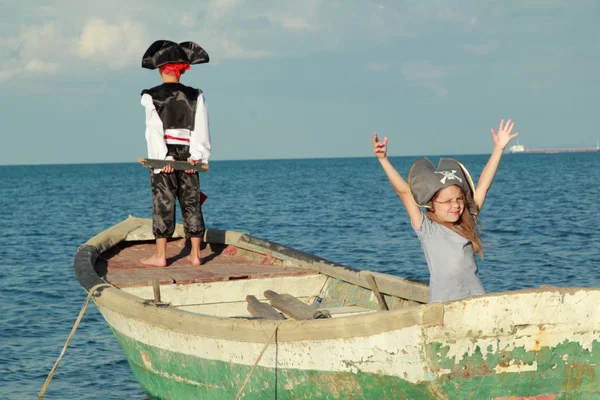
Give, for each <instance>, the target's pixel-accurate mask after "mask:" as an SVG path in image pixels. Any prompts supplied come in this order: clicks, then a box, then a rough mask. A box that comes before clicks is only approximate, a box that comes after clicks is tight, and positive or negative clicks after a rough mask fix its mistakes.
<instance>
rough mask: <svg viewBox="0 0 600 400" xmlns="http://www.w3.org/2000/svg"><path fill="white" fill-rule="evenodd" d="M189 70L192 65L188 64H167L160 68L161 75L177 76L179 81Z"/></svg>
mask: <svg viewBox="0 0 600 400" xmlns="http://www.w3.org/2000/svg"><path fill="white" fill-rule="evenodd" d="M188 69H190V64H188V63H178V64H165V65H163V66H162V67H160V73H161V74H171V75H175V76H176V77H177V79H179V77H180V76H181V74H182V73H184V72H185V71H187V70H188Z"/></svg>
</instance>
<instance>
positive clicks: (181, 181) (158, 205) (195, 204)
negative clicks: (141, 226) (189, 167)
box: [150, 144, 205, 239]
mask: <svg viewBox="0 0 600 400" xmlns="http://www.w3.org/2000/svg"><path fill="white" fill-rule="evenodd" d="M167 148H168V150H169V152H168V155H170V156H173V157H174V158H175V159H176V160H187V159H188V158H189V156H190V154H189V147H188V146H184V145H171V144H169V145H167ZM150 185H151V187H152V233H154V237H155V238H157V239H158V238H170V237H171V236H173V232H174V231H175V208H176V206H175V199H176V198H177V199H179V206H180V207H181V216H182V217H183V229H184V231H185V236H186V238H190V237H200V238H202V237H203V236H204V230H205V227H204V217H203V215H202V208H201V206H200V181H199V178H198V173H194V174H188V173H185V172H184V171H175V172H172V173H170V174H165V173H163V172H161V173H158V174H155V173H154V171H153V170H151V171H150Z"/></svg>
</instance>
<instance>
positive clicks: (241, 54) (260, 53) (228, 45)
mask: <svg viewBox="0 0 600 400" xmlns="http://www.w3.org/2000/svg"><path fill="white" fill-rule="evenodd" d="M216 48H218V49H219V50H218V51H219V52H221V53H222V55H223V57H225V58H238V59H240V58H265V57H272V56H274V53H272V52H270V51H267V50H257V49H248V48H242V47H241V46H240V45H239V44H238V43H235V42H232V41H230V40H228V39H222V40H220V44H219V45H217V46H216Z"/></svg>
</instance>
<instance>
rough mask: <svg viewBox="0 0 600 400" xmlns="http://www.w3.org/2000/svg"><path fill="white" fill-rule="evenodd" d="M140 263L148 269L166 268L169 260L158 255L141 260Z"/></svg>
mask: <svg viewBox="0 0 600 400" xmlns="http://www.w3.org/2000/svg"><path fill="white" fill-rule="evenodd" d="M140 262H141V263H142V264H144V265H145V266H147V267H166V266H167V259H166V258H161V257H158V256H156V255H153V256H152V257H148V258H142V259H141V260H140Z"/></svg>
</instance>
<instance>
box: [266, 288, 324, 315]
mask: <svg viewBox="0 0 600 400" xmlns="http://www.w3.org/2000/svg"><path fill="white" fill-rule="evenodd" d="M264 294H265V297H266V298H267V299H269V301H270V302H271V305H272V306H273V307H275V308H276V309H278V310H279V311H282V312H283V313H285V314H287V315H289V316H290V317H292V318H294V319H321V318H331V314H330V313H329V311H327V310H314V309H312V308H311V307H310V306H309V305H308V304H306V303H304V302H302V301H301V300H298V299H297V298H295V297H294V296H292V295H290V294H279V293H277V292H274V291H272V290H267V291H265V293H264Z"/></svg>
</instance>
